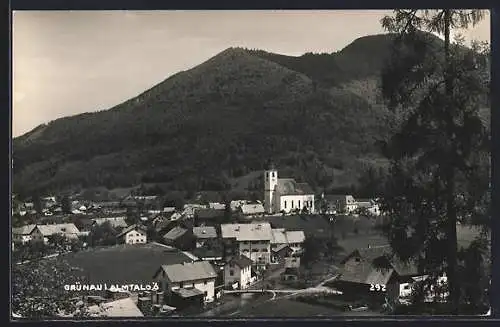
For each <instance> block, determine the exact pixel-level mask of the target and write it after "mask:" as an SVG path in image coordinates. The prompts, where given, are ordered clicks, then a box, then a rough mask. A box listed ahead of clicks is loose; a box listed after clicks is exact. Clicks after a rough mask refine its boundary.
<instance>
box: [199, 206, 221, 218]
mask: <svg viewBox="0 0 500 327" xmlns="http://www.w3.org/2000/svg"><path fill="white" fill-rule="evenodd" d="M195 214H196V217H197V218H199V219H216V218H220V217H224V210H220V209H210V208H207V209H196V210H195Z"/></svg>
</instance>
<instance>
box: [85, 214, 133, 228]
mask: <svg viewBox="0 0 500 327" xmlns="http://www.w3.org/2000/svg"><path fill="white" fill-rule="evenodd" d="M126 219H127V217H125V216H118V217H107V218H94V219H92V220H93V221H94V223H95V224H96V225H99V226H100V225H102V224H104V223H105V222H108V223H109V224H110V225H111V226H112V227H113V228H126V227H128V224H127V221H126Z"/></svg>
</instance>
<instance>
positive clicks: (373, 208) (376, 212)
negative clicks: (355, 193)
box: [356, 199, 380, 216]
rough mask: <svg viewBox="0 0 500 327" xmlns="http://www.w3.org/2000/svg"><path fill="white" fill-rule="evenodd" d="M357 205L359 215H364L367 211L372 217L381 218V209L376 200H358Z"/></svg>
mask: <svg viewBox="0 0 500 327" xmlns="http://www.w3.org/2000/svg"><path fill="white" fill-rule="evenodd" d="M356 203H357V211H358V213H361V214H362V213H363V212H364V211H365V212H366V213H368V214H370V215H372V216H380V207H379V205H378V204H377V203H376V202H375V201H374V200H371V199H358V200H357V201H356Z"/></svg>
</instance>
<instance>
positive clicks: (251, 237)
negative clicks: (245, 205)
mask: <svg viewBox="0 0 500 327" xmlns="http://www.w3.org/2000/svg"><path fill="white" fill-rule="evenodd" d="M220 227H221V234H222V238H235V239H236V240H237V241H271V240H272V238H273V234H272V229H271V225H270V224H269V223H258V224H222V225H221V226H220Z"/></svg>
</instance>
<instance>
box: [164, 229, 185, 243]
mask: <svg viewBox="0 0 500 327" xmlns="http://www.w3.org/2000/svg"><path fill="white" fill-rule="evenodd" d="M187 231H188V230H187V229H185V228H182V227H180V226H176V227H174V228H172V229H171V230H170V231H168V233H166V234H165V235H163V239H164V240H172V241H174V240H176V239H178V238H179V237H181V236H183V235H184V234H186V233H187Z"/></svg>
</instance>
